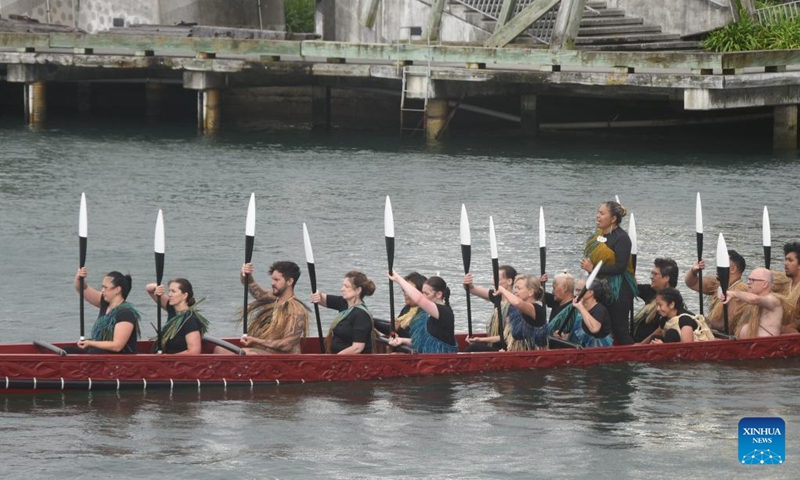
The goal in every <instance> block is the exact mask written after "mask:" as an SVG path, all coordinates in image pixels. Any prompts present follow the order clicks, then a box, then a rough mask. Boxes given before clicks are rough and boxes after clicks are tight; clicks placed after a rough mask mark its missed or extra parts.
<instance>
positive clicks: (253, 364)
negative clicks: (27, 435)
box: [0, 334, 800, 393]
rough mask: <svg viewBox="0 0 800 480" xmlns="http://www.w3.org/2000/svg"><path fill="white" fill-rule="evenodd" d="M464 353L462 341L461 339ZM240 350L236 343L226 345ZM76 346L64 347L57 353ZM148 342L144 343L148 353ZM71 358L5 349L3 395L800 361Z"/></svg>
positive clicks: (785, 343) (634, 351)
mask: <svg viewBox="0 0 800 480" xmlns="http://www.w3.org/2000/svg"><path fill="white" fill-rule="evenodd" d="M458 340H459V342H460V344H461V347H462V348H463V347H464V346H465V345H464V343H463V342H464V336H463V335H461V336H459V338H458ZM228 341H229V342H230V343H232V344H234V345H238V340H236V339H233V340H228ZM68 345H74V343H59V344H56V345H55V346H56V347H64V346H68ZM151 346H152V343H151V342H140V343H139V351H142V352H149V351H150V347H151ZM213 346H214V345H212V344H210V343H207V342H204V347H203V348H204V353H203V354H200V355H155V354H137V355H66V356H61V355H58V354H56V353H53V352H51V351H49V350H47V349H46V348H43V347H41V346H37V345H34V344H5V345H0V393H11V392H17V393H19V392H26V393H31V392H34V391H37V392H39V391H58V390H115V389H126V390H130V389H152V388H174V387H179V386H187V385H188V386H192V387H196V388H199V387H206V386H208V387H210V386H219V387H228V386H232V387H233V386H246V387H253V386H256V385H276V384H280V383H292V382H295V383H297V382H321V381H361V380H381V379H389V378H398V377H414V376H428V375H451V374H461V373H476V372H492V371H512V370H529V369H540V368H556V367H565V366H571V367H584V366H588V365H596V364H604V363H617V362H663V361H718V360H744V359H760V358H785V357H793V356H800V334H794V335H781V336H777V337H769V338H758V339H750V340H716V341H713V342H702V343H689V344H680V343H673V344H663V345H629V346H617V347H602V348H587V349H554V350H539V351H526V352H491V353H451V354H425V355H411V354H371V355H324V354H320V353H319V341H318V339H317V338H308V339H306V340H305V343H304V350H303V351H304V352H309V353H303V354H299V355H250V356H239V355H212V354H210V352H211V350H212V349H213Z"/></svg>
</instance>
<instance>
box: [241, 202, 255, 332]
mask: <svg viewBox="0 0 800 480" xmlns="http://www.w3.org/2000/svg"><path fill="white" fill-rule="evenodd" d="M255 239H256V194H255V193H251V194H250V203H249V204H248V205H247V220H246V221H245V228H244V263H250V262H251V261H252V260H253V244H254V243H255ZM249 286H250V275H245V277H244V306H243V307H242V334H243V335H244V336H245V337H246V336H247V290H248V287H249Z"/></svg>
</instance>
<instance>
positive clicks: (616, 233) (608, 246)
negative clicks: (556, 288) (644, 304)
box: [581, 202, 637, 345]
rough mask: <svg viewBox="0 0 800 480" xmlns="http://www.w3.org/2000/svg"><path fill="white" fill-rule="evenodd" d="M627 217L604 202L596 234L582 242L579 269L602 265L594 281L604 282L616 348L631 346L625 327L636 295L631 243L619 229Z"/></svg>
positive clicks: (590, 269)
mask: <svg viewBox="0 0 800 480" xmlns="http://www.w3.org/2000/svg"><path fill="white" fill-rule="evenodd" d="M626 214H627V212H626V210H625V207H623V206H622V205H620V204H619V203H617V202H606V203H604V204H602V205H600V208H598V209H597V215H596V216H595V218H596V220H597V231H596V232H595V233H593V234H592V235H591V236H590V237H589V239H588V240H587V241H586V245H585V246H584V256H585V257H586V258H584V259H583V260H582V261H581V268H582V269H584V270H586V271H587V272H591V271H592V270H594V266H595V265H597V264H598V263H600V261H601V260H602V261H603V266H602V267H601V268H600V272H599V273H598V278H602V279H605V280H607V281H608V286H609V287H610V288H611V298H610V300H609V303H608V312H609V314H610V315H611V330H612V332H613V334H614V340H615V342H616V343H617V344H618V345H630V344H632V343H635V341H634V339H633V337H632V336H631V333H630V330H629V327H628V313H629V312H630V308H631V302H633V297H634V295H636V294H637V289H636V279H635V278H634V277H633V262H632V259H631V239H630V237H629V236H628V234H627V233H626V232H625V230H623V229H622V228H621V227H620V225H619V224H620V222H621V221H622V218H623V217H624V216H625V215H626Z"/></svg>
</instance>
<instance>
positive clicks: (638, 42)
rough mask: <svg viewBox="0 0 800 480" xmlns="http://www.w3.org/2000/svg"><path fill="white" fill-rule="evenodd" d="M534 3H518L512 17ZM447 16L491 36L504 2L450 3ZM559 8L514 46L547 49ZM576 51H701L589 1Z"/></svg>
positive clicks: (529, 0)
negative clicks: (486, 32)
mask: <svg viewBox="0 0 800 480" xmlns="http://www.w3.org/2000/svg"><path fill="white" fill-rule="evenodd" d="M533 1H534V0H519V1H518V2H517V6H516V9H515V12H514V13H515V15H516V14H517V13H519V12H521V11H522V10H523V9H525V8H526V7H528V6H529V5H530V4H531V3H533ZM449 2H450V12H451V13H453V14H454V15H456V16H459V17H461V18H464V19H465V20H467V21H469V22H470V23H473V24H477V25H480V26H481V27H482V28H484V29H486V30H488V31H490V32H492V31H494V29H495V25H496V23H497V18H498V15H499V14H500V8H501V7H502V5H503V0H449ZM559 6H560V3H559V4H556V6H555V7H553V8H552V9H551V10H550V11H549V12H547V13H546V14H545V15H544V16H543V17H542V18H541V19H539V20H538V21H537V22H535V23H534V24H533V25H532V27H531V28H530V29H528V30H527V31H526V32H525V34H523V35H521V36H520V37H518V38H517V39H516V40H515V41H514V44H526V43H529V44H532V45H534V46H535V45H542V46H544V45H548V44H549V43H550V37H551V36H552V32H553V24H554V23H555V19H556V14H557V13H558V8H559ZM575 44H576V47H577V48H579V49H582V50H632V51H635V50H687V49H698V48H701V46H702V43H701V42H698V41H686V40H682V39H681V37H680V35H678V34H672V33H664V32H663V31H662V29H661V27H660V26H658V25H646V24H645V23H644V19H642V18H640V17H631V16H627V15H626V13H625V11H624V10H621V9H615V8H608V2H606V1H605V0H588V1H587V2H586V6H585V10H584V13H583V19H582V20H581V26H580V30H579V31H578V38H577V40H576V42H575Z"/></svg>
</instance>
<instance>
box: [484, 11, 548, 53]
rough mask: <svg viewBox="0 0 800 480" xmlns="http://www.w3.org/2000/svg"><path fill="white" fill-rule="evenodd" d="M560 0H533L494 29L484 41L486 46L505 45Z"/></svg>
mask: <svg viewBox="0 0 800 480" xmlns="http://www.w3.org/2000/svg"><path fill="white" fill-rule="evenodd" d="M560 1H561V0H534V2H533V3H531V4H530V5H528V6H527V7H525V9H524V10H523V11H521V12H519V14H517V15H516V16H515V17H514V18H513V19H511V21H510V22H508V23H507V24H505V25H503V26H502V27H501V28H500V29H498V30H495V32H494V33H493V34H492V36H491V37H489V39H488V40H486V42H485V43H484V46H486V47H505V46H506V45H508V44H509V43H511V42H512V41H513V40H514V39H515V38H517V37H518V36H520V35H521V34H522V32H524V31H525V30H527V29H528V28H530V26H531V25H533V22H535V21H536V20H539V19H540V18H542V16H544V14H545V13H547V12H548V11H549V10H550V9H551V8H553V6H554V5H555V4H556V3H558V2H560Z"/></svg>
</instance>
